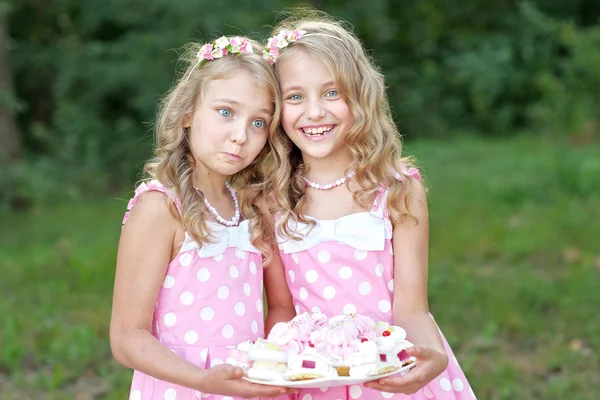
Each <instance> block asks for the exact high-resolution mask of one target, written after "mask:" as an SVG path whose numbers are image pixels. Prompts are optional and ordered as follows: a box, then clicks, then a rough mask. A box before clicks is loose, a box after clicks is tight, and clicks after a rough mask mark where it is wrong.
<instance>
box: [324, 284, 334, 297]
mask: <svg viewBox="0 0 600 400" xmlns="http://www.w3.org/2000/svg"><path fill="white" fill-rule="evenodd" d="M323 297H325V298H326V299H327V300H331V299H333V298H334V297H335V288H334V287H333V286H327V287H326V288H325V290H323Z"/></svg>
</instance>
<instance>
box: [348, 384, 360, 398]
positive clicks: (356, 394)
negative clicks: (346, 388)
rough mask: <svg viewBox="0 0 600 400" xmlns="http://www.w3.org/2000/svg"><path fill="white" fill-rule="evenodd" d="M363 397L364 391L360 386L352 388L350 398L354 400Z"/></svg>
mask: <svg viewBox="0 0 600 400" xmlns="http://www.w3.org/2000/svg"><path fill="white" fill-rule="evenodd" d="M360 396H362V389H361V388H360V386H358V385H352V386H350V398H352V399H360Z"/></svg>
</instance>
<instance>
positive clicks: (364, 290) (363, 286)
mask: <svg viewBox="0 0 600 400" xmlns="http://www.w3.org/2000/svg"><path fill="white" fill-rule="evenodd" d="M358 293H360V294H362V295H363V296H367V295H369V294H371V284H370V283H369V282H361V283H360V284H359V285H358Z"/></svg>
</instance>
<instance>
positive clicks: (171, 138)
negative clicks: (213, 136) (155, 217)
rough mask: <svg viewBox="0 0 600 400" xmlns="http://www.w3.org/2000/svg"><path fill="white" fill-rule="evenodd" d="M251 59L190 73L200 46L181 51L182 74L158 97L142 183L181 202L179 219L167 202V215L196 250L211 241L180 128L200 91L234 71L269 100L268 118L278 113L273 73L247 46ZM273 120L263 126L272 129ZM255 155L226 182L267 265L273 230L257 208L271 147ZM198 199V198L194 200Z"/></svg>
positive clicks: (229, 60) (230, 59)
mask: <svg viewBox="0 0 600 400" xmlns="http://www.w3.org/2000/svg"><path fill="white" fill-rule="evenodd" d="M250 43H251V44H252V47H253V49H254V51H255V52H256V53H254V54H247V53H244V54H237V55H233V56H225V57H223V58H219V59H215V60H211V61H209V62H207V63H205V64H204V65H202V66H201V67H195V65H196V63H197V61H198V58H197V57H196V54H197V53H198V52H199V50H200V47H201V46H202V45H201V44H198V43H192V44H189V45H187V46H186V48H185V52H184V54H183V55H182V57H181V58H180V62H181V63H183V65H184V68H183V71H181V73H180V74H179V79H178V80H177V81H176V83H175V84H174V86H173V87H172V88H171V90H170V91H169V92H168V93H167V94H166V95H165V96H164V98H163V99H162V101H161V103H160V105H159V111H158V114H157V118H156V124H155V136H156V146H155V150H154V157H153V158H152V159H151V160H150V161H148V162H147V163H146V165H145V166H144V172H145V174H146V177H147V178H148V179H157V180H158V181H159V182H161V183H162V184H163V185H165V186H166V187H167V188H168V189H169V190H171V191H172V192H173V193H174V194H175V195H176V196H178V197H179V199H180V201H181V211H180V213H179V212H178V211H177V209H176V208H175V205H174V203H173V200H172V199H171V200H169V208H170V210H171V213H172V214H173V215H174V216H175V217H176V218H178V219H180V220H181V222H182V224H183V226H184V228H185V229H186V231H187V232H188V233H189V234H190V235H191V236H192V238H193V239H194V240H195V241H196V242H197V243H198V244H200V245H202V244H204V243H208V242H211V240H212V239H213V238H212V236H211V232H210V229H209V227H208V225H207V223H206V221H207V220H208V219H210V214H209V213H208V211H207V209H206V206H205V205H204V201H203V198H202V194H200V193H198V192H197V191H196V190H195V189H194V187H193V181H192V176H193V171H194V160H193V157H192V154H191V151H190V145H189V137H188V129H186V128H183V122H184V118H185V117H186V116H190V115H193V113H194V111H195V109H196V106H197V103H198V102H199V101H203V98H204V96H205V92H206V87H207V85H208V83H209V82H211V81H213V80H215V79H225V78H229V77H232V76H234V75H235V74H236V73H237V72H239V71H240V70H243V71H247V72H248V73H249V74H250V76H251V77H252V78H253V81H254V83H256V84H257V85H258V86H259V87H261V88H262V89H264V90H266V91H267V92H268V93H269V96H270V98H272V99H273V109H274V116H278V115H279V113H280V109H281V106H280V104H281V103H280V97H281V96H280V93H279V86H278V84H277V80H276V79H275V75H274V72H273V68H272V67H271V66H270V65H269V64H268V63H267V61H265V60H264V59H263V57H262V52H261V46H260V45H259V44H258V43H257V42H255V41H252V40H250ZM278 121H279V119H278V117H277V118H273V119H272V120H271V121H269V122H268V123H278ZM271 142H272V141H271V140H269V141H268V144H267V145H266V146H265V147H264V148H263V149H262V150H261V152H260V153H259V154H258V156H257V157H256V158H255V159H254V161H252V163H251V164H250V165H248V166H247V167H246V168H244V169H243V170H242V171H239V172H238V173H236V174H234V175H232V176H230V177H229V182H230V184H231V185H232V187H233V188H234V189H235V190H236V192H237V195H238V201H239V205H240V213H241V215H242V217H243V218H244V219H247V220H249V225H250V232H251V240H252V243H253V244H254V246H256V247H257V248H258V249H259V250H261V252H262V253H263V256H264V257H265V259H266V260H267V261H268V260H269V259H270V257H271V254H272V247H271V243H272V242H273V234H274V232H273V228H272V226H271V225H270V224H268V223H267V222H266V220H265V218H264V216H263V215H262V213H261V209H260V208H259V207H258V205H257V204H258V203H259V201H260V199H261V195H262V194H263V192H264V189H265V188H264V186H265V180H266V179H265V176H266V175H265V168H264V165H265V163H264V160H265V158H267V156H268V155H269V154H270V153H271V151H272V148H271V144H270V143H271ZM199 196H200V197H199Z"/></svg>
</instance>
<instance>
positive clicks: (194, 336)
mask: <svg viewBox="0 0 600 400" xmlns="http://www.w3.org/2000/svg"><path fill="white" fill-rule="evenodd" d="M183 340H185V342H186V343H187V344H195V343H196V342H197V341H198V333H197V332H196V331H193V330H189V331H187V332H186V333H185V336H184V337H183Z"/></svg>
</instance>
